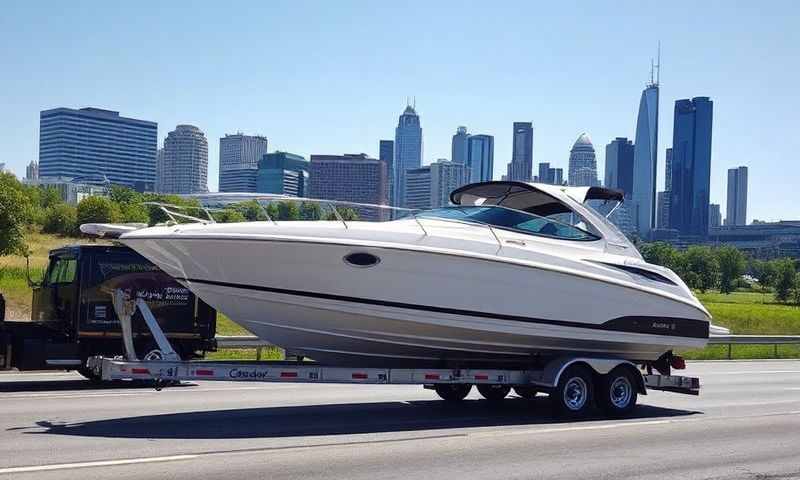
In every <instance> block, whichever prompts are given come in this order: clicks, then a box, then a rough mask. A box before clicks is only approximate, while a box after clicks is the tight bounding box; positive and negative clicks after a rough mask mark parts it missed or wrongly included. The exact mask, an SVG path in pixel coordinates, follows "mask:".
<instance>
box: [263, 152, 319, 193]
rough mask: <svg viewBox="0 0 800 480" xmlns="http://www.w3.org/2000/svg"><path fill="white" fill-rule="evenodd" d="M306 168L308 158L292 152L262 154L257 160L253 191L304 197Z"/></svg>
mask: <svg viewBox="0 0 800 480" xmlns="http://www.w3.org/2000/svg"><path fill="white" fill-rule="evenodd" d="M308 168H309V163H308V160H306V159H305V158H303V157H301V156H300V155H295V154H293V153H287V152H273V153H267V154H265V155H262V157H261V160H259V162H258V170H257V174H256V189H255V191H256V192H258V193H275V194H280V195H290V196H292V197H305V196H306V190H307V186H308Z"/></svg>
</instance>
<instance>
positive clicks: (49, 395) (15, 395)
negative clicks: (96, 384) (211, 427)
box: [0, 387, 269, 400]
mask: <svg viewBox="0 0 800 480" xmlns="http://www.w3.org/2000/svg"><path fill="white" fill-rule="evenodd" d="M267 388H269V387H235V388H186V387H179V388H167V389H164V390H162V391H160V392H157V391H155V390H144V391H137V392H87V393H75V392H70V393H44V392H42V393H5V394H3V396H1V397H0V400H17V399H22V398H28V399H48V398H92V397H129V396H135V395H161V394H165V393H167V392H168V393H189V392H193V393H194V392H200V393H206V392H239V391H244V390H266V389H267Z"/></svg>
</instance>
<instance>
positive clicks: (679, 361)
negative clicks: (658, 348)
mask: <svg viewBox="0 0 800 480" xmlns="http://www.w3.org/2000/svg"><path fill="white" fill-rule="evenodd" d="M670 365H672V368H674V369H675V370H685V369H686V360H684V359H683V357H681V356H679V355H673V356H672V361H671V362H670Z"/></svg>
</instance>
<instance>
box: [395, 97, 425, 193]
mask: <svg viewBox="0 0 800 480" xmlns="http://www.w3.org/2000/svg"><path fill="white" fill-rule="evenodd" d="M420 165H422V127H421V125H420V121H419V115H417V111H416V110H415V109H414V107H413V106H411V105H408V106H406V109H405V110H404V111H403V114H402V115H400V119H399V120H398V122H397V128H396V129H395V135H394V165H393V166H392V167H393V172H394V179H393V182H394V185H393V189H394V190H393V191H394V201H395V202H394V203H395V206H400V207H404V206H405V205H406V203H405V178H406V177H405V172H406V170H409V169H412V168H419V167H420Z"/></svg>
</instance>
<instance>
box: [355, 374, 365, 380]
mask: <svg viewBox="0 0 800 480" xmlns="http://www.w3.org/2000/svg"><path fill="white" fill-rule="evenodd" d="M352 377H353V380H366V379H367V374H366V373H354V374H353V375H352Z"/></svg>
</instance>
